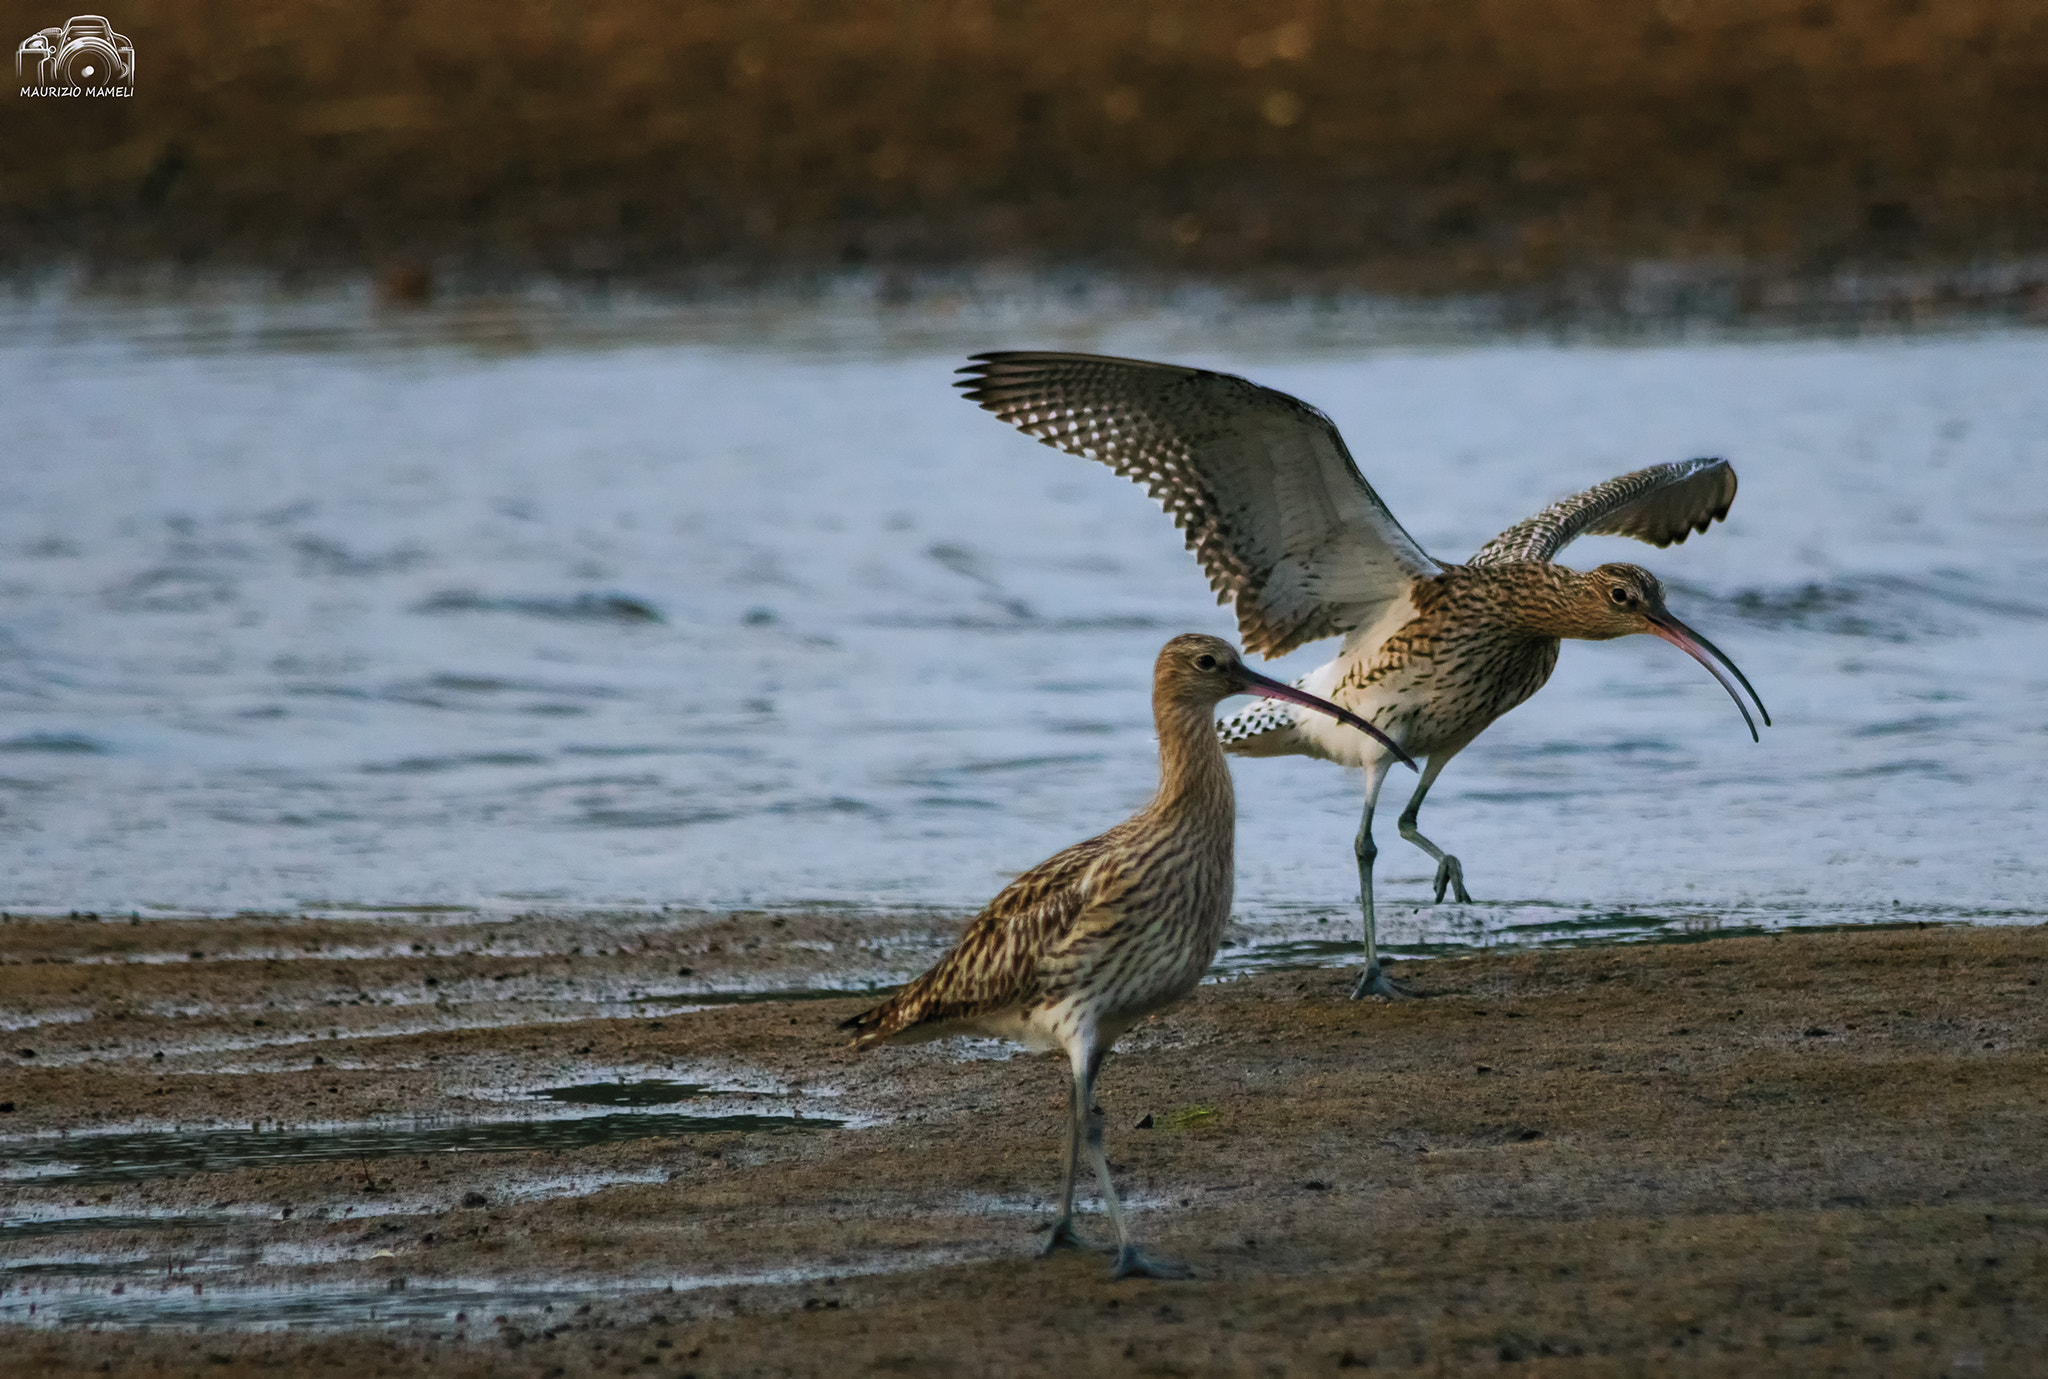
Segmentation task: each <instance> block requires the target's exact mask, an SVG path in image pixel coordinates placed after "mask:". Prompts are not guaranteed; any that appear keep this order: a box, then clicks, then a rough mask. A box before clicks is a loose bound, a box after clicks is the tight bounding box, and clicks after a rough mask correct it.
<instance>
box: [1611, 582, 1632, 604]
mask: <svg viewBox="0 0 2048 1379" xmlns="http://www.w3.org/2000/svg"><path fill="white" fill-rule="evenodd" d="M1607 597H1609V598H1611V599H1613V600H1614V601H1615V602H1616V603H1618V604H1621V605H1622V606H1623V607H1627V606H1628V590H1626V589H1623V588H1621V587H1620V586H1619V585H1617V586H1615V587H1614V588H1612V589H1609V590H1608V591H1607Z"/></svg>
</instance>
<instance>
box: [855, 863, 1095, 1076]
mask: <svg viewBox="0 0 2048 1379" xmlns="http://www.w3.org/2000/svg"><path fill="white" fill-rule="evenodd" d="M1114 837H1115V835H1114V832H1112V833H1110V834H1104V835H1101V836H1098V837H1094V838H1089V839H1086V840H1085V841H1083V842H1079V843H1075V844H1074V845H1073V846H1072V847H1069V848H1065V849H1062V850H1061V851H1059V852H1056V853H1054V854H1053V855H1052V856H1050V857H1048V858H1046V859H1045V860H1044V861H1043V862H1040V863H1039V864H1038V865H1037V866H1035V867H1033V868H1031V870H1029V871H1027V872H1025V873H1024V874H1023V875H1021V876H1019V877H1017V878H1016V879H1015V880H1013V881H1012V882H1010V884H1009V885H1007V886H1005V887H1003V889H1002V890H1001V891H1000V892H998V893H997V895H996V897H995V899H993V900H991V901H989V903H988V904H987V905H985V906H983V907H982V911H981V913H980V914H978V915H976V916H975V917H974V918H973V919H972V920H970V921H969V922H968V924H967V927H966V929H964V930H963V931H961V934H960V937H959V939H958V940H957V941H956V942H955V943H954V945H953V947H952V949H951V950H950V951H949V952H948V953H947V954H946V955H945V956H944V957H943V958H940V959H939V960H938V962H936V963H934V964H933V965H932V967H931V968H930V970H929V971H927V972H925V973H924V974H923V975H922V976H920V977H918V978H916V979H915V980H913V981H912V982H911V983H910V984H909V985H907V986H905V987H904V988H903V989H902V990H900V991H898V992H897V993H896V994H895V995H894V996H892V997H891V998H890V999H889V1000H888V1001H886V1002H884V1003H883V1004H882V1005H880V1006H877V1007H875V1009H874V1010H872V1011H870V1012H868V1013H867V1014H866V1015H864V1016H859V1017H856V1019H855V1021H854V1022H849V1027H858V1028H862V1029H863V1031H864V1033H863V1035H862V1036H861V1037H862V1039H863V1041H872V1040H875V1039H885V1038H888V1037H889V1036H890V1035H892V1034H896V1033H899V1032H901V1031H903V1030H906V1029H910V1028H912V1027H913V1026H916V1025H931V1024H944V1023H946V1022H948V1021H951V1020H959V1019H965V1018H969V1017H972V1016H976V1015H986V1014H989V1013H990V1012H993V1011H999V1010H1003V1009H1006V1008H1011V1007H1015V1006H1020V1005H1027V1004H1029V1003H1030V1002H1031V1001H1033V1000H1035V999H1037V998H1038V996H1039V994H1040V992H1041V989H1042V985H1043V979H1044V973H1043V970H1042V968H1043V958H1044V955H1045V953H1046V952H1047V951H1048V950H1051V949H1053V948H1055V947H1057V946H1058V944H1059V941H1060V940H1061V939H1063V938H1065V937H1066V936H1067V935H1068V933H1069V932H1070V931H1071V930H1072V929H1073V928H1074V926H1075V924H1076V923H1078V922H1079V921H1080V919H1081V917H1082V915H1084V914H1085V913H1087V911H1088V909H1089V907H1090V906H1091V905H1094V904H1096V903H1098V902H1099V901H1100V900H1102V899H1103V898H1104V897H1103V895H1101V894H1098V892H1102V891H1104V890H1105V884H1104V883H1105V882H1107V889H1108V890H1110V891H1114V890H1115V889H1116V888H1117V885H1116V883H1117V881H1118V880H1120V877H1118V876H1116V875H1115V874H1114V873H1115V870H1116V869H1115V868H1113V867H1112V868H1109V869H1108V870H1109V872H1110V873H1112V874H1111V875H1108V876H1105V875H1104V870H1105V869H1104V867H1103V866H1102V865H1099V864H1102V863H1104V862H1105V860H1106V859H1108V858H1110V856H1111V855H1112V854H1113V853H1114V852H1115V850H1116V849H1115V842H1114Z"/></svg>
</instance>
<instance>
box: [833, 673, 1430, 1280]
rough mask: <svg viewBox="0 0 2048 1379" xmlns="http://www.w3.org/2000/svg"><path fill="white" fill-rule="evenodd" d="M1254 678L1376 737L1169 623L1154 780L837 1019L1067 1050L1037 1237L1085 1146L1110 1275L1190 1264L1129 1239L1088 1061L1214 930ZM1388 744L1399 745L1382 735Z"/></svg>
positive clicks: (1183, 970)
mask: <svg viewBox="0 0 2048 1379" xmlns="http://www.w3.org/2000/svg"><path fill="white" fill-rule="evenodd" d="M1252 690H1257V691H1258V692H1260V693H1262V694H1267V695H1270V696H1272V697H1273V699H1274V700H1276V701H1277V700H1282V699H1284V700H1288V701H1290V702H1292V703H1296V704H1301V705H1303V706H1305V707H1308V708H1311V709H1316V710H1319V711H1321V712H1323V713H1327V714H1330V715H1333V716H1334V717H1336V718H1339V719H1341V720H1343V721H1344V722H1346V723H1349V724H1351V725H1352V726H1353V727H1354V728H1357V729H1358V730H1360V731H1362V732H1365V733H1368V734H1371V735H1372V736H1373V737H1375V738H1379V739H1380V740H1381V741H1382V742H1385V739H1384V738H1383V737H1382V736H1381V734H1380V731H1379V730H1378V729H1377V728H1375V727H1373V726H1372V725H1371V724H1369V723H1366V722H1365V721H1364V720H1362V719H1360V718H1358V717H1356V716H1354V715H1352V714H1349V713H1346V712H1345V711H1344V710H1343V709H1340V708H1338V707H1337V706H1336V705H1334V704H1326V703H1324V702H1323V701H1322V700H1320V699H1318V698H1316V697H1315V696H1314V695H1312V694H1307V693H1304V692H1303V691H1301V690H1298V689H1291V688H1289V687H1288V686H1286V685H1283V684H1281V683H1280V682H1279V681H1277V680H1269V679H1267V678H1266V677H1265V676H1263V675H1259V674H1257V673H1255V672H1253V671H1251V670H1248V669H1247V668H1246V667H1245V665H1244V663H1243V662H1242V661H1241V660H1239V659H1238V655H1237V651H1236V650H1235V648H1233V647H1232V646H1231V645H1230V643H1228V642H1225V641H1219V640H1218V639H1216V638H1215V637H1205V636H1201V635H1198V634H1193V633H1191V634H1188V635H1186V636H1180V637H1175V638H1174V639H1173V640H1172V641H1170V642H1168V643H1167V644H1166V646H1165V647H1164V648H1163V649H1162V650H1161V651H1160V653H1159V660H1158V662H1157V663H1156V664H1155V665H1154V666H1153V668H1152V717H1153V720H1154V721H1155V722H1156V723H1157V724H1158V727H1159V791H1158V793H1157V794H1155V795H1154V796H1153V797H1152V799H1151V801H1150V802H1149V803H1148V804H1146V806H1145V807H1144V808H1143V809H1141V810H1139V811H1138V812H1137V813H1136V814H1133V815H1132V816H1131V817H1130V818H1128V819H1126V820H1124V821H1123V822H1122V823H1120V824H1118V825H1117V826H1116V827H1115V828H1112V829H1110V830H1109V831H1108V832H1107V833H1104V834H1102V835H1101V836H1099V837H1095V838H1090V839H1089V840H1088V841H1086V842H1084V843H1076V844H1074V845H1073V846H1072V847H1070V848H1068V849H1066V850H1065V851H1064V852H1058V853H1054V854H1053V855H1052V856H1051V857H1049V858H1047V859H1046V860H1045V861H1043V862H1040V863H1039V864H1038V865H1037V866H1035V867H1033V868H1032V869H1031V870H1030V871H1027V872H1025V873H1024V874H1023V875H1022V876H1020V877H1018V878H1017V879H1016V880H1015V881H1012V882H1011V883H1010V884H1009V885H1007V886H1005V887H1004V888H1003V890H1002V893H1001V894H999V895H997V896H996V898H995V899H994V900H991V901H990V902H989V903H988V905H987V907H986V908H984V909H983V910H982V912H981V913H980V914H978V915H976V916H975V917H974V919H973V920H972V921H971V922H970V923H969V924H968V926H967V928H966V930H965V931H964V932H963V933H962V934H961V935H960V939H959V942H957V943H955V944H954V945H953V950H952V951H951V952H950V953H948V954H946V956H945V957H943V958H941V959H939V961H938V962H937V964H935V965H934V966H933V967H932V969H931V970H930V971H929V972H926V973H925V974H924V975H923V976H921V977H919V978H917V979H916V980H915V981H913V982H911V983H910V984H909V985H908V986H905V987H904V988H903V989H902V990H901V991H898V992H897V993H896V994H895V995H894V996H892V997H890V998H889V999H888V1000H887V1001H884V1002H883V1003H882V1004H881V1005H878V1006H876V1007H874V1008H873V1009H872V1010H866V1011H862V1012H861V1013H860V1014H859V1015H856V1016H854V1017H853V1018H852V1019H851V1020H848V1021H847V1022H846V1023H845V1024H844V1025H842V1026H841V1028H842V1029H850V1030H854V1031H856V1033H855V1036H854V1041H853V1044H854V1047H855V1048H866V1047H868V1046H869V1045H871V1044H877V1043H880V1042H881V1041H883V1040H885V1039H891V1040H896V1041H899V1042H904V1043H918V1042H922V1041H924V1040H926V1039H936V1038H939V1037H941V1036H943V1035H948V1034H986V1035H993V1036H995V1037H997V1038H1002V1039H1015V1040H1017V1041H1018V1042H1020V1043H1022V1044H1024V1045H1026V1046H1027V1047H1030V1048H1034V1049H1061V1050H1064V1051H1065V1053H1066V1055H1067V1061H1068V1063H1069V1065H1070V1066H1071V1067H1072V1069H1073V1079H1074V1080H1073V1094H1072V1095H1073V1099H1072V1103H1071V1109H1072V1135H1071V1138H1070V1139H1069V1141H1068V1145H1067V1175H1066V1183H1065V1186H1064V1187H1062V1188H1061V1189H1060V1214H1059V1216H1058V1218H1057V1219H1056V1220H1055V1221H1054V1222H1053V1224H1052V1237H1051V1239H1050V1240H1049V1241H1048V1242H1047V1244H1046V1247H1045V1251H1046V1253H1047V1254H1050V1253H1052V1252H1053V1251H1054V1250H1058V1249H1062V1248H1066V1247H1076V1248H1078V1247H1081V1246H1082V1245H1083V1242H1082V1240H1081V1238H1080V1236H1079V1235H1078V1234H1076V1233H1075V1230H1074V1175H1075V1172H1076V1170H1077V1168H1078V1166H1079V1163H1080V1159H1081V1154H1082V1151H1083V1148H1084V1146H1085V1148H1086V1151H1087V1154H1088V1158H1089V1161H1090V1162H1091V1163H1092V1164H1093V1165H1094V1168H1095V1177H1096V1180H1097V1181H1098V1182H1100V1183H1101V1185H1102V1201H1103V1204H1104V1206H1105V1207H1107V1208H1108V1211H1109V1219H1110V1223H1111V1225H1113V1226H1114V1227H1115V1228H1116V1239H1117V1256H1116V1268H1115V1270H1114V1272H1112V1273H1111V1275H1110V1277H1112V1278H1125V1277H1128V1276H1130V1275H1133V1274H1136V1275H1142V1276H1144V1277H1147V1278H1186V1277H1188V1276H1189V1273H1188V1270H1187V1269H1186V1268H1185V1267H1183V1266H1181V1265H1178V1264H1173V1263H1170V1262H1167V1261H1164V1260H1155V1259H1151V1258H1149V1257H1147V1256H1146V1254H1145V1253H1144V1252H1143V1251H1142V1250H1140V1249H1139V1248H1138V1247H1137V1246H1136V1245H1135V1244H1133V1243H1132V1241H1131V1235H1130V1231H1129V1230H1128V1229H1127V1228H1126V1227H1125V1225H1124V1215H1123V1209H1122V1207H1120V1206H1119V1205H1118V1204H1117V1200H1116V1189H1115V1187H1114V1186H1112V1185H1111V1183H1110V1180H1109V1164H1108V1162H1107V1161H1106V1160H1105V1159H1104V1158H1103V1156H1102V1119H1101V1117H1100V1115H1098V1114H1096V1113H1095V1112H1094V1111H1093V1109H1092V1108H1093V1107H1094V1105H1095V1075H1096V1074H1097V1073H1098V1072H1100V1071H1101V1069H1102V1061H1103V1059H1105V1058H1107V1057H1108V1056H1109V1051H1110V1048H1111V1046H1112V1045H1114V1044H1115V1043H1116V1041H1117V1038H1118V1036H1120V1035H1121V1034H1123V1032H1124V1031H1125V1030H1127V1029H1129V1028H1130V1027H1131V1026H1132V1025H1134V1024H1136V1023H1137V1022H1138V1021H1139V1020H1142V1019H1143V1018H1144V1017H1145V1016H1147V1015H1149V1014H1151V1013H1152V1012H1153V1011H1155V1010H1158V1009H1160V1008H1161V1007H1163V1006H1167V1005H1170V1004H1172V1003H1173V1002H1175V1001H1177V1000H1179V999H1180V998H1181V997H1183V996H1185V995H1187V994H1188V993H1189V992H1190V991H1193V990H1194V989H1195V984H1196V983H1197V982H1199V981H1201V979H1202V973H1203V972H1204V971H1206V970H1207V969H1208V966H1209V963H1210V962H1211V961H1212V960H1213V959H1214V958H1215V956H1216V947H1217V945H1218V944H1219V943H1220V942H1222V939H1223V926H1224V924H1225V922H1227V921H1228V920H1229V918H1230V891H1231V883H1232V879H1233V874H1232V858H1231V850H1232V849H1231V845H1232V842H1233V840H1234V835H1235V834H1236V831H1237V800H1236V796H1235V794H1234V793H1233V792H1232V790H1231V787H1230V765H1229V763H1228V762H1227V761H1225V760H1224V757H1223V748H1222V744H1221V743H1220V742H1219V741H1218V740H1217V737H1216V733H1215V729H1214V727H1213V726H1212V724H1213V721H1214V717H1215V713H1216V705H1217V704H1219V703H1220V702H1222V701H1223V700H1224V699H1226V698H1228V697H1229V696H1231V695H1233V694H1245V693H1248V692H1250V691H1252ZM1386 748H1387V750H1388V751H1390V752H1392V753H1394V754H1396V755H1400V754H1401V749H1400V748H1399V747H1396V746H1394V745H1393V744H1392V743H1391V742H1387V743H1386ZM1408 764H1409V765H1410V766H1411V767H1412V766H1414V764H1415V763H1414V762H1412V761H1410V762H1409V763H1408Z"/></svg>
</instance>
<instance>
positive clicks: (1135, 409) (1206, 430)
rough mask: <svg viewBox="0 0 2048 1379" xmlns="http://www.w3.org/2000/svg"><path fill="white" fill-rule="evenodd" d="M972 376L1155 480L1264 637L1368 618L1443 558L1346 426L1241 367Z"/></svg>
mask: <svg viewBox="0 0 2048 1379" xmlns="http://www.w3.org/2000/svg"><path fill="white" fill-rule="evenodd" d="M960 372H961V373H962V374H964V375H966V377H964V378H962V379H960V380H959V382H958V386H959V387H960V388H961V390H962V391H964V392H965V393H966V395H967V396H968V397H969V398H971V399H972V400H973V401H975V402H977V403H979V404H981V406H982V407H984V408H986V409H987V410H989V411H991V412H993V413H995V414H996V415H997V416H999V417H1001V418H1002V419H1003V420H1004V421H1007V422H1009V423H1010V424H1011V425H1013V426H1015V427H1017V428H1018V429H1019V430H1021V431H1023V432H1024V433H1025V434H1026V435H1030V436H1036V437H1037V438H1038V439H1039V440H1041V441H1043V442H1045V444H1047V445H1050V446H1053V447H1055V448H1057V449H1060V450H1065V451H1067V452H1068V453H1070V454H1075V455H1082V456H1085V457H1087V458H1088V459H1091V460H1100V461H1101V462H1102V463H1104V464H1106V465H1108V466H1109V467H1110V468H1112V469H1114V470H1115V471H1116V472H1117V473H1119V474H1122V475H1124V476H1125V477H1126V478H1130V479H1135V480H1136V481H1137V482H1139V483H1141V484H1143V485H1144V486H1145V488H1146V489H1147V491H1149V492H1150V493H1151V494H1152V496H1153V497H1154V498H1156V499H1158V500H1159V502H1160V504H1161V506H1163V507H1164V508H1165V509H1166V511H1167V512H1168V514H1169V515H1171V516H1172V518H1173V520H1174V523H1175V524H1176V525H1177V526H1179V527H1180V528H1181V530H1182V531H1184V532H1185V533H1187V543H1188V549H1189V550H1191V551H1193V552H1194V553H1195V557H1196V558H1197V559H1198V560H1200V561H1201V562H1202V568H1203V569H1204V570H1206V571H1207V572H1208V575H1209V584H1210V587H1212V588H1214V589H1215V590H1216V592H1217V596H1218V602H1234V603H1235V604H1236V605H1237V622H1238V629H1239V631H1240V632H1241V633H1242V635H1243V637H1244V643H1245V645H1246V646H1247V647H1249V648H1250V649H1251V650H1253V651H1257V652H1260V653H1262V654H1264V655H1267V656H1278V655H1281V654H1282V653H1284V652H1287V651H1291V650H1293V649H1294V648H1295V647H1297V646H1300V645H1302V644H1303V643H1305V642H1312V641H1315V640H1316V639H1318V638H1320V637H1328V636H1332V635H1335V634H1336V633H1339V632H1348V631H1350V630H1351V629H1352V628H1354V627H1359V626H1363V625H1365V624H1368V623H1370V622H1371V621H1372V620H1373V619H1374V618H1375V617H1376V616H1377V615H1378V614H1379V611H1380V610H1381V609H1382V608H1384V607H1385V606H1386V604H1387V603H1388V602H1389V601H1390V600H1391V599H1393V598H1394V597H1396V596H1397V595H1398V594H1399V593H1400V592H1401V591H1402V590H1403V589H1405V588H1406V587H1407V585H1408V582H1409V581H1410V580H1412V579H1416V578H1418V577H1421V576H1425V575H1433V574H1436V573H1438V572H1440V571H1441V570H1442V568H1443V567H1442V566H1441V565H1439V564H1438V563H1437V562H1436V561H1434V560H1432V559H1431V558H1430V557H1429V556H1428V555H1427V554H1425V553H1424V551H1423V549H1422V547H1421V546H1419V545H1417V544H1416V542H1415V538H1414V537H1412V536H1410V535H1409V534H1408V533H1407V532H1405V531H1403V530H1402V529H1401V524H1400V523H1399V522H1396V521H1395V520H1394V517H1393V514H1392V513H1390V512H1388V511H1387V507H1386V504H1384V503H1382V502H1381V501H1380V499H1379V495H1378V494H1376V493H1374V492H1373V491H1372V487H1371V486H1370V485H1369V484H1367V483H1366V482H1365V479H1364V477H1363V476H1362V475H1360V474H1359V472H1358V466H1357V465H1355V464H1353V463H1352V461H1351V456H1350V454H1349V452H1347V451H1346V450H1345V449H1344V441H1343V439H1342V438H1341V437H1339V436H1338V434H1337V428H1336V427H1335V426H1333V425H1331V423H1330V419H1329V418H1328V417H1326V416H1324V415H1323V414H1322V413H1321V412H1319V411H1317V410H1316V409H1315V408H1313V407H1311V406H1309V405H1308V404H1307V403H1304V402H1300V401H1298V400H1296V399H1294V398H1292V397H1289V396H1288V395H1287V394H1285V393H1281V392H1275V391H1274V390H1273V389H1271V388H1262V387H1259V386H1258V385H1257V384H1255V383H1251V382H1248V381H1246V380H1245V379H1242V378H1238V377H1235V376H1234V375H1231V374H1223V373H1210V372H1207V371H1205V370H1202V369H1189V368H1182V367H1180V366H1178V365H1173V364H1151V363H1146V362H1145V361H1143V360H1139V359H1111V358H1106V357H1104V356H1101V355H1092V354H1056V353H1038V352H1029V353H1007V352H1006V353H996V354H978V355H975V356H974V362H973V363H971V364H969V365H968V366H967V367H966V368H964V369H962V370H961V371H960Z"/></svg>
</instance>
